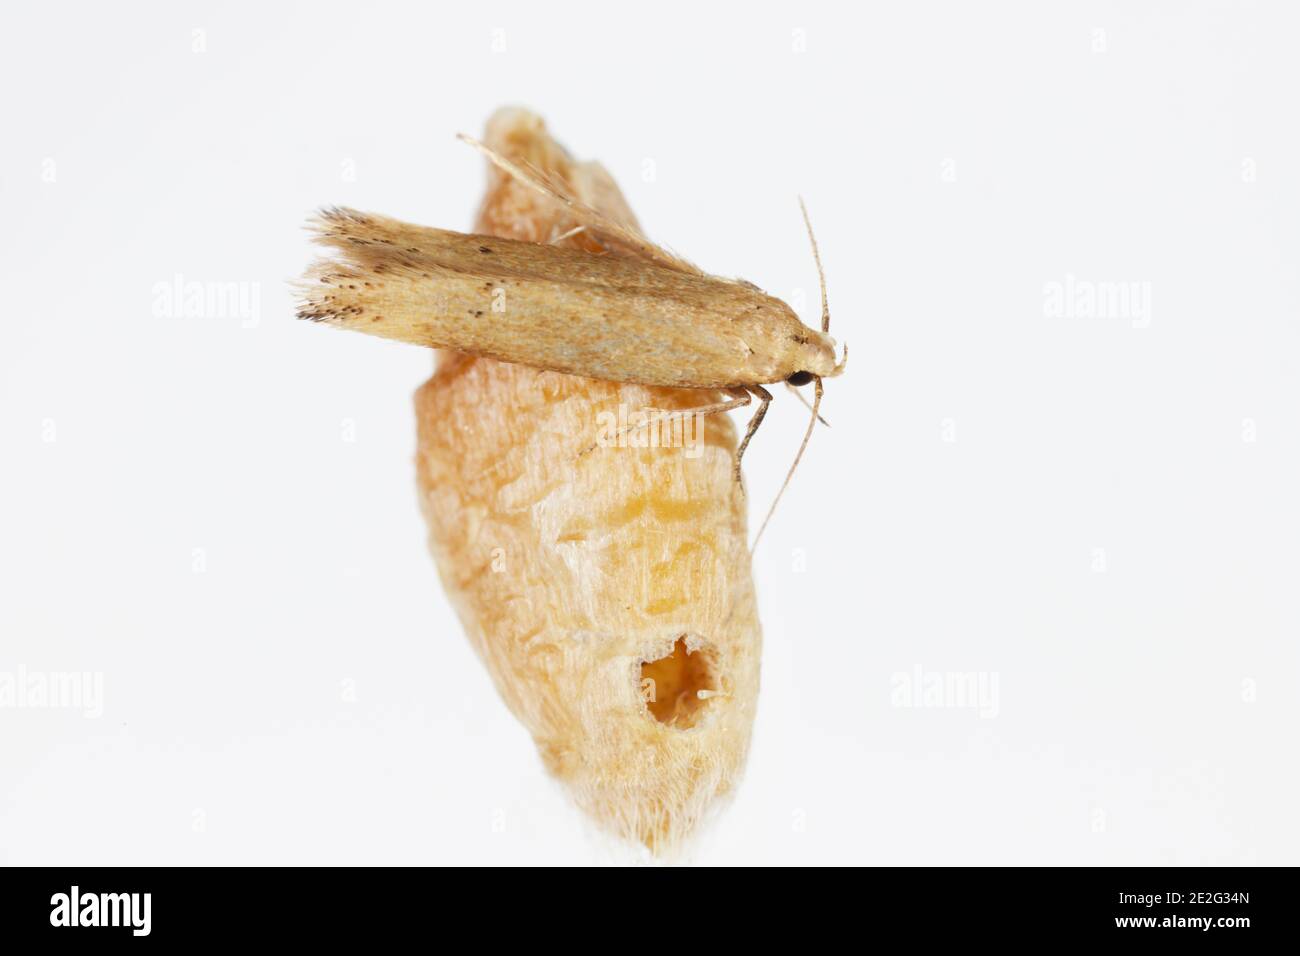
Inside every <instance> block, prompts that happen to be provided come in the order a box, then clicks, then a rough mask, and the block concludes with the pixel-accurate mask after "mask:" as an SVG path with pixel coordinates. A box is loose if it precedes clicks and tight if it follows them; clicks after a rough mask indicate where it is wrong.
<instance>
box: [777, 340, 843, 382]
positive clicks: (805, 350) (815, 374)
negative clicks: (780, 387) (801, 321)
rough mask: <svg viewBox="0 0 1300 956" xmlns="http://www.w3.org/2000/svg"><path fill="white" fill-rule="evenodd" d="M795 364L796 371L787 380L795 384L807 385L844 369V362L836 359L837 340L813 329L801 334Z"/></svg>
mask: <svg viewBox="0 0 1300 956" xmlns="http://www.w3.org/2000/svg"><path fill="white" fill-rule="evenodd" d="M793 365H794V368H795V371H794V372H792V373H791V374H790V375H788V376H787V377H786V382H787V383H789V384H790V385H794V386H799V385H807V384H808V383H809V382H811V381H812V380H813V379H816V378H834V377H835V376H836V375H839V374H840V372H842V371H844V365H843V363H837V362H836V361H835V340H834V339H832V338H831V337H830V336H829V335H825V334H824V333H821V332H817V331H815V330H813V329H805V330H804V331H803V332H802V333H801V334H800V335H799V340H798V342H797V348H796V353H795V356H794V361H793Z"/></svg>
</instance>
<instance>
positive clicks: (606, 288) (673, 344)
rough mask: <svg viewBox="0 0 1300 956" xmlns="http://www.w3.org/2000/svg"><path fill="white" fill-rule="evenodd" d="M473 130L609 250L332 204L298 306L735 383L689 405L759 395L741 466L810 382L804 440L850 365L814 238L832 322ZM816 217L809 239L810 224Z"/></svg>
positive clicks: (589, 370) (554, 356)
mask: <svg viewBox="0 0 1300 956" xmlns="http://www.w3.org/2000/svg"><path fill="white" fill-rule="evenodd" d="M461 138H462V139H464V140H465V141H467V142H469V143H470V144H471V145H473V146H475V147H476V148H477V149H479V150H480V151H481V152H483V153H484V154H485V155H486V156H487V157H488V159H489V160H491V161H492V163H494V164H495V165H496V166H497V167H498V168H499V169H501V170H502V171H504V172H505V173H506V174H508V175H509V176H511V177H513V178H514V179H515V180H516V181H517V182H519V183H520V184H523V185H525V186H526V187H528V188H530V189H532V190H534V191H536V192H537V193H539V194H540V195H542V196H545V197H547V198H549V199H550V200H552V201H553V202H555V203H556V204H558V205H559V206H560V207H562V209H563V210H564V212H565V213H566V214H567V215H568V217H569V218H570V219H572V220H573V221H574V222H576V223H577V225H576V226H575V227H573V229H572V230H570V233H571V234H576V233H578V232H582V233H585V234H586V235H588V236H589V237H591V238H592V239H594V240H595V242H596V243H597V244H598V248H599V249H600V250H601V251H600V252H591V251H588V250H586V249H582V248H572V247H568V246H565V245H561V244H558V243H554V242H552V243H536V242H522V241H517V240H511V239H506V238H501V237H493V236H485V235H473V234H465V233H459V232H453V231H450V230H446V229H435V228H430V227H426V226H415V225H411V224H408V223H404V222H401V221H398V220H396V219H390V218H388V217H385V216H379V215H374V214H370V213H362V212H357V211H355V210H350V209H341V208H331V209H326V210H323V211H322V212H321V213H320V214H319V215H318V216H317V217H316V218H315V219H314V220H313V222H312V224H311V225H312V228H313V230H314V232H315V237H316V239H317V241H318V242H320V243H321V244H323V245H325V246H327V247H329V248H331V249H332V250H333V251H334V253H335V258H332V259H325V260H322V261H320V262H317V263H316V264H315V265H314V266H312V267H311V269H310V270H309V271H308V273H307V276H306V281H305V282H304V283H303V284H302V286H301V290H302V302H301V306H300V308H299V311H298V315H299V317H300V318H305V319H311V320H314V321H318V322H325V323H328V324H331V325H335V326H338V327H341V328H346V329H353V330H355V331H360V332H366V333H369V334H371V335H377V336H381V337H384V338H389V339H396V340H399V341H403V342H410V343H413V344H416V345H424V346H430V347H433V348H439V349H454V350H456V351H458V352H465V353H469V354H472V355H480V356H484V357H486V358H493V359H497V360H499V361H503V362H511V363H516V364H521V365H527V366H530V367H532V368H539V369H548V370H551V371H557V372H565V373H568V374H571V375H581V376H584V377H587V378H595V379H601V380H603V381H609V382H625V383H630V384H637V385H649V386H665V387H673V388H694V389H721V390H724V391H725V392H726V394H727V396H728V397H727V399H726V400H725V401H720V402H714V403H710V404H706V405H701V406H700V407H698V408H696V409H693V410H692V411H694V412H695V413H697V414H715V413H718V412H724V411H729V410H731V409H734V408H739V407H742V406H744V405H748V404H749V403H750V401H751V396H754V397H757V398H758V400H759V403H760V404H759V407H758V410H757V411H756V412H755V414H754V416H753V418H752V419H751V420H750V424H749V427H748V428H747V429H746V433H745V437H744V439H742V441H741V443H740V448H739V449H738V451H737V454H736V462H735V467H736V476H737V478H739V475H740V462H741V459H742V458H743V456H744V453H745V448H746V447H747V446H748V444H749V441H750V439H751V438H752V437H753V435H754V432H755V431H756V430H757V428H758V426H759V425H760V424H761V423H762V421H763V417H764V415H765V414H766V412H767V407H768V404H769V403H770V402H771V400H772V396H771V394H770V393H769V392H768V391H767V389H765V388H764V387H763V386H764V385H769V384H773V383H777V382H784V383H786V384H787V385H788V386H791V387H797V386H800V385H805V384H807V383H809V382H813V383H814V385H815V394H814V399H813V403H812V412H813V418H812V420H811V421H810V422H809V426H808V435H805V438H804V445H806V444H807V439H808V436H809V435H811V432H812V428H813V427H814V425H815V424H816V421H817V411H818V408H819V407H820V403H821V398H822V379H824V378H829V377H833V376H836V375H839V374H840V373H841V372H842V371H843V369H844V361H843V360H841V361H839V362H837V361H836V347H835V342H834V340H833V339H831V337H830V335H829V334H828V333H829V328H830V313H829V310H828V308H827V305H826V284H825V280H824V277H821V257H820V255H819V254H818V252H817V244H816V240H815V239H814V240H813V252H814V255H815V257H816V259H817V267H818V274H819V278H820V279H821V291H822V328H821V330H820V331H818V330H816V329H811V328H809V327H807V326H806V325H804V324H803V323H802V322H801V321H800V320H799V317H798V316H797V315H796V314H795V312H794V310H793V309H791V308H790V307H789V306H788V305H786V304H785V303H784V302H782V301H781V300H780V299H777V298H775V297H773V296H769V295H767V294H766V293H764V292H763V291H762V290H761V289H759V288H758V287H757V286H755V285H753V284H752V283H749V282H746V281H744V280H733V279H723V278H719V277H717V276H712V275H709V274H707V273H705V272H703V271H701V270H700V269H698V268H696V267H695V266H693V265H691V264H690V263H689V262H687V261H685V260H684V259H681V258H680V257H678V256H676V255H674V254H673V253H671V252H669V251H667V250H666V249H663V248H661V247H659V246H657V245H655V244H653V243H651V242H650V241H649V240H647V239H645V238H644V236H642V235H641V233H640V232H639V231H637V230H634V229H632V228H630V227H629V226H628V225H627V224H626V223H625V222H621V221H619V219H618V218H616V217H613V216H610V215H606V214H605V213H602V212H601V211H600V210H598V209H596V208H594V207H593V206H591V205H590V204H588V203H586V202H584V201H582V200H581V199H580V198H578V197H577V196H575V195H574V194H573V193H572V191H571V190H569V189H568V188H567V187H566V186H565V184H564V183H563V182H561V181H559V180H558V179H556V178H555V177H554V176H549V175H548V174H547V173H546V172H545V171H544V170H540V169H538V168H536V167H534V166H529V165H527V164H525V163H519V162H515V161H513V160H511V159H509V158H508V157H506V156H504V155H502V154H501V153H499V152H497V151H496V150H493V149H492V148H490V147H488V146H486V145H484V144H482V143H480V142H478V141H477V140H474V139H472V138H470V137H468V136H464V135H462V137H461ZM800 205H801V207H802V203H801V204H800ZM804 219H805V222H807V213H806V211H805V214H804ZM808 232H809V237H810V238H811V237H812V229H811V226H809V230H808ZM611 252H623V253H625V254H624V255H611V254H609V253H611ZM802 451H803V448H802V447H801V448H800V456H801V455H802ZM798 458H799V456H796V460H795V465H797V464H798ZM793 470H794V466H792V467H791V474H793ZM788 480H789V477H788V476H787V482H788ZM782 490H783V491H784V486H783V487H782ZM778 497H779V496H778ZM773 507H775V503H774V504H773ZM770 514H771V512H769V517H770ZM764 524H766V522H765V523H764ZM759 534H760V535H761V534H762V530H761V529H760V532H759Z"/></svg>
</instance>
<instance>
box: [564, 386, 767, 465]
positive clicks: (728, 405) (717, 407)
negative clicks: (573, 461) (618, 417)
mask: <svg viewBox="0 0 1300 956" xmlns="http://www.w3.org/2000/svg"><path fill="white" fill-rule="evenodd" d="M727 394H728V395H730V396H731V398H730V399H728V400H727V401H725V402H713V403H712V404H709V405H697V406H696V407H694V408H674V409H672V410H669V411H666V410H663V409H651V411H652V412H655V413H656V414H659V415H688V414H689V415H716V414H718V413H719V412H729V411H731V410H732V409H735V408H744V407H745V406H746V405H748V404H749V403H750V402H752V401H753V399H752V398H750V396H749V392H747V391H745V389H743V388H729V389H727ZM768 399H769V400H770V399H771V396H770V395H769V396H768ZM652 424H653V419H652V418H647V420H646V421H644V422H637V423H636V424H634V425H628V426H627V427H626V428H620V429H619V430H618V431H616V432H614V434H613V435H612V436H611V438H612V440H613V441H614V442H615V443H617V441H618V439H620V438H622V437H623V436H624V435H626V434H628V433H629V432H634V431H637V430H638V429H641V428H649V427H650V426H651V425H652ZM599 446H600V442H593V443H592V444H590V445H588V446H587V447H586V448H584V449H583V450H582V451H580V452H578V454H577V457H578V458H581V457H582V456H583V455H586V454H588V453H589V452H593V451H595V450H596V449H597V448H598V447H599Z"/></svg>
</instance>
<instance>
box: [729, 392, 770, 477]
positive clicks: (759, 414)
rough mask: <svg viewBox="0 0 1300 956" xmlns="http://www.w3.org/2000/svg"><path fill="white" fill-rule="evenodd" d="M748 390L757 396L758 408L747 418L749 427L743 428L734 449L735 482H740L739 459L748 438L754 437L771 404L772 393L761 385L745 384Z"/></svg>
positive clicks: (742, 454)
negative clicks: (742, 434) (743, 433)
mask: <svg viewBox="0 0 1300 956" xmlns="http://www.w3.org/2000/svg"><path fill="white" fill-rule="evenodd" d="M747 387H748V388H749V390H750V391H752V392H753V393H754V394H755V395H757V396H758V402H759V404H758V410H757V411H756V412H754V417H753V418H751V419H750V420H749V427H748V428H746V429H745V437H744V438H742V439H741V440H740V447H739V448H737V449H736V482H737V483H739V482H740V460H741V459H742V458H744V457H745V449H746V448H748V447H749V440H750V439H751V438H753V437H754V432H756V431H758V426H759V425H761V424H763V416H764V415H766V414H767V406H769V405H771V404H772V393H771V392H769V391H768V390H767V389H765V388H764V387H763V386H762V385H750V386H747Z"/></svg>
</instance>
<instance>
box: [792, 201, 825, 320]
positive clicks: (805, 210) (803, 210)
mask: <svg viewBox="0 0 1300 956" xmlns="http://www.w3.org/2000/svg"><path fill="white" fill-rule="evenodd" d="M799 211H800V212H801V213H803V224H804V227H805V228H806V229H807V230H808V241H809V242H811V243H812V249H813V259H814V261H816V263H817V281H818V282H819V283H821V287H822V331H823V332H829V331H830V330H831V307H830V305H829V304H827V302H826V273H825V272H824V271H823V270H822V254H821V253H820V252H819V251H818V249H817V237H816V236H814V235H813V227H812V222H811V221H810V220H809V219H808V207H807V206H805V205H804V204H803V197H802V196H800V197H799Z"/></svg>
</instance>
